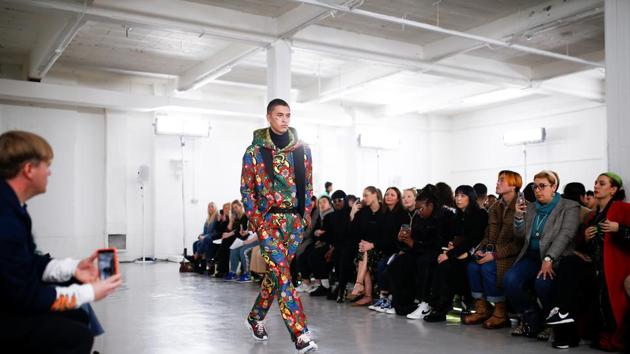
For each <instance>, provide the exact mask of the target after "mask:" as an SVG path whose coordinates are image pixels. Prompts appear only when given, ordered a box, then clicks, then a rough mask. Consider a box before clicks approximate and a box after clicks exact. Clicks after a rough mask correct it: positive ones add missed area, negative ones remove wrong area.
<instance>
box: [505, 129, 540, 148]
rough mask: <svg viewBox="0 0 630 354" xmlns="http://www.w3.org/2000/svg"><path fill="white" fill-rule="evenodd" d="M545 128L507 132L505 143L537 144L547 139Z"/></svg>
mask: <svg viewBox="0 0 630 354" xmlns="http://www.w3.org/2000/svg"><path fill="white" fill-rule="evenodd" d="M545 138H546V131H545V128H533V129H520V130H512V131H508V132H505V134H504V135H503V143H504V144H505V145H508V146H510V145H523V144H537V143H542V142H543V141H545Z"/></svg>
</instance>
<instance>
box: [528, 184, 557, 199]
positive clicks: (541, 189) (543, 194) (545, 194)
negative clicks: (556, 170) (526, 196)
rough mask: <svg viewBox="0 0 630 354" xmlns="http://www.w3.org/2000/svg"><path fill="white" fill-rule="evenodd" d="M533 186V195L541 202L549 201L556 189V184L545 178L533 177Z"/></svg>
mask: <svg viewBox="0 0 630 354" xmlns="http://www.w3.org/2000/svg"><path fill="white" fill-rule="evenodd" d="M533 188H534V196H536V200H538V202H540V203H541V204H548V203H549V202H551V200H552V199H553V194H554V192H555V191H556V185H555V184H553V183H551V181H549V180H548V179H546V178H535V179H534V186H533Z"/></svg>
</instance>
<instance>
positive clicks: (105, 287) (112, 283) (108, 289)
mask: <svg viewBox="0 0 630 354" xmlns="http://www.w3.org/2000/svg"><path fill="white" fill-rule="evenodd" d="M121 284H122V278H121V276H120V274H116V275H112V276H111V277H109V278H107V279H105V280H99V281H97V282H95V283H92V288H93V289H94V301H98V300H101V299H102V298H104V297H106V296H108V295H110V294H112V293H113V292H114V291H116V289H118V287H119V286H120V285H121Z"/></svg>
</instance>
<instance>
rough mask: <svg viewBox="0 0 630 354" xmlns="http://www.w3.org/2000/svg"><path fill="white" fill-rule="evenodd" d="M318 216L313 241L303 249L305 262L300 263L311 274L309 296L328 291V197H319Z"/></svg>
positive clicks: (331, 240) (330, 242)
mask: <svg viewBox="0 0 630 354" xmlns="http://www.w3.org/2000/svg"><path fill="white" fill-rule="evenodd" d="M318 204H319V207H318V209H319V218H318V219H317V224H315V226H314V231H313V243H312V244H311V245H310V246H309V247H308V248H307V250H306V251H305V253H304V254H305V258H306V259H305V262H302V265H307V266H306V267H304V269H305V273H306V274H313V278H314V279H315V284H314V285H313V286H314V288H315V289H314V290H313V291H311V292H310V293H309V295H310V296H326V295H328V293H329V292H330V281H329V279H328V278H329V275H330V271H331V270H332V266H333V263H332V247H333V244H334V241H335V240H334V236H335V235H334V233H333V226H332V224H333V219H332V213H334V209H333V207H332V205H331V204H332V203H331V201H330V198H328V197H327V196H322V197H321V198H319V202H318Z"/></svg>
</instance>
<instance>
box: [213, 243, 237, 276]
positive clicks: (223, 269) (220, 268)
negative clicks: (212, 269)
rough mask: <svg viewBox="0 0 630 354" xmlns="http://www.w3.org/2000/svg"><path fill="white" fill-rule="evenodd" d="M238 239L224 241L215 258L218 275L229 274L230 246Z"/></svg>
mask: <svg viewBox="0 0 630 354" xmlns="http://www.w3.org/2000/svg"><path fill="white" fill-rule="evenodd" d="M235 239H236V236H232V237H228V238H226V239H224V240H223V241H222V242H221V244H220V245H219V248H218V249H217V253H216V255H215V257H214V261H215V264H216V269H217V273H224V274H225V273H227V272H228V271H229V270H230V246H232V243H233V242H234V240H235Z"/></svg>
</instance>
